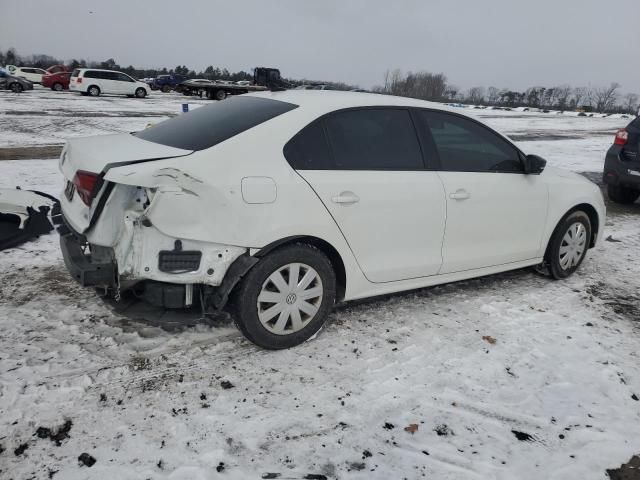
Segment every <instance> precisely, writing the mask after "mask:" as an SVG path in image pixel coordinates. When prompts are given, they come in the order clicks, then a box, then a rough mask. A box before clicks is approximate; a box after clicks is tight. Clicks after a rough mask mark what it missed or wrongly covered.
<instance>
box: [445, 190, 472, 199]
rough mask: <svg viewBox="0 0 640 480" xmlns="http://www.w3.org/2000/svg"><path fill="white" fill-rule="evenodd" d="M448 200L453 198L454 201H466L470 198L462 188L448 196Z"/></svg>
mask: <svg viewBox="0 0 640 480" xmlns="http://www.w3.org/2000/svg"><path fill="white" fill-rule="evenodd" d="M449 198H453V199H454V200H467V199H468V198H471V194H470V193H469V192H467V191H466V190H465V189H464V188H459V189H458V190H456V191H455V193H452V194H450V195H449Z"/></svg>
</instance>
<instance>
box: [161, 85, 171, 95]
mask: <svg viewBox="0 0 640 480" xmlns="http://www.w3.org/2000/svg"><path fill="white" fill-rule="evenodd" d="M160 90H162V93H169V92H170V91H171V87H170V86H169V85H163V86H162V88H161V89H160Z"/></svg>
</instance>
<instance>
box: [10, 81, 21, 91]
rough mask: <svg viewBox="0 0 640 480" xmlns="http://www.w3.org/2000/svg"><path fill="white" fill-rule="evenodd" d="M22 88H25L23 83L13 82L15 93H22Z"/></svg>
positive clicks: (12, 87)
mask: <svg viewBox="0 0 640 480" xmlns="http://www.w3.org/2000/svg"><path fill="white" fill-rule="evenodd" d="M22 90H23V88H22V85H20V84H19V83H17V82H16V83H12V84H11V91H12V92H13V93H20V92H22Z"/></svg>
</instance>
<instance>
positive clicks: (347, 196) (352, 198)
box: [331, 192, 360, 205]
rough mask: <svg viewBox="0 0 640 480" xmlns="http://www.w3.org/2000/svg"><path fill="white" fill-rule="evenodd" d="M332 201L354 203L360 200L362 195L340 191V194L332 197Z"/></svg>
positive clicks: (344, 203) (346, 203)
mask: <svg viewBox="0 0 640 480" xmlns="http://www.w3.org/2000/svg"><path fill="white" fill-rule="evenodd" d="M331 201H332V202H333V203H338V204H340V205H353V204H354V203H358V202H359V201H360V197H359V196H357V195H356V194H355V193H353V192H340V194H339V195H336V196H334V197H331Z"/></svg>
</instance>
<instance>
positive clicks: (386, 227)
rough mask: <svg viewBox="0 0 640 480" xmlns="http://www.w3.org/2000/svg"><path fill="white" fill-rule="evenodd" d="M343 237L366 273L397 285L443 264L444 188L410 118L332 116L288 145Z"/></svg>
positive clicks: (389, 113)
mask: <svg viewBox="0 0 640 480" xmlns="http://www.w3.org/2000/svg"><path fill="white" fill-rule="evenodd" d="M285 156H286V157H287V159H288V160H289V162H290V163H291V164H292V166H293V167H294V168H295V169H296V170H297V171H298V173H299V174H300V175H301V176H302V177H303V178H304V179H305V180H306V181H307V183H308V184H309V185H310V186H311V188H313V190H314V191H315V192H316V194H317V195H318V197H319V198H320V199H321V200H322V202H323V203H324V205H325V207H326V208H327V210H328V211H329V213H330V214H331V216H332V217H333V219H334V220H335V222H336V223H337V225H338V227H339V228H340V230H341V231H342V233H343V235H344V237H345V239H346V241H347V243H348V244H349V247H350V248H351V250H352V252H353V254H354V256H355V258H356V260H357V262H358V264H359V266H360V268H361V269H362V271H363V273H364V275H365V276H366V277H367V279H368V280H369V281H371V282H392V281H398V280H404V279H409V278H418V277H425V276H429V275H435V274H436V273H437V272H438V270H439V269H440V265H441V262H442V257H441V247H442V237H443V234H444V220H445V199H444V190H443V186H442V182H441V180H440V179H439V177H438V175H437V173H436V172H434V171H429V170H427V169H425V166H424V160H423V155H422V152H421V149H420V144H419V142H418V138H417V135H416V131H415V128H414V125H413V122H412V118H411V114H410V112H409V110H407V109H401V108H365V109H350V110H342V111H338V112H334V113H332V114H330V115H327V116H325V117H324V118H322V119H320V120H318V121H316V122H314V123H312V124H311V125H309V126H308V127H307V128H305V129H304V130H302V131H301V132H300V133H299V134H298V135H297V136H296V137H294V138H293V139H292V140H291V141H290V142H289V144H287V146H286V147H285Z"/></svg>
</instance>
